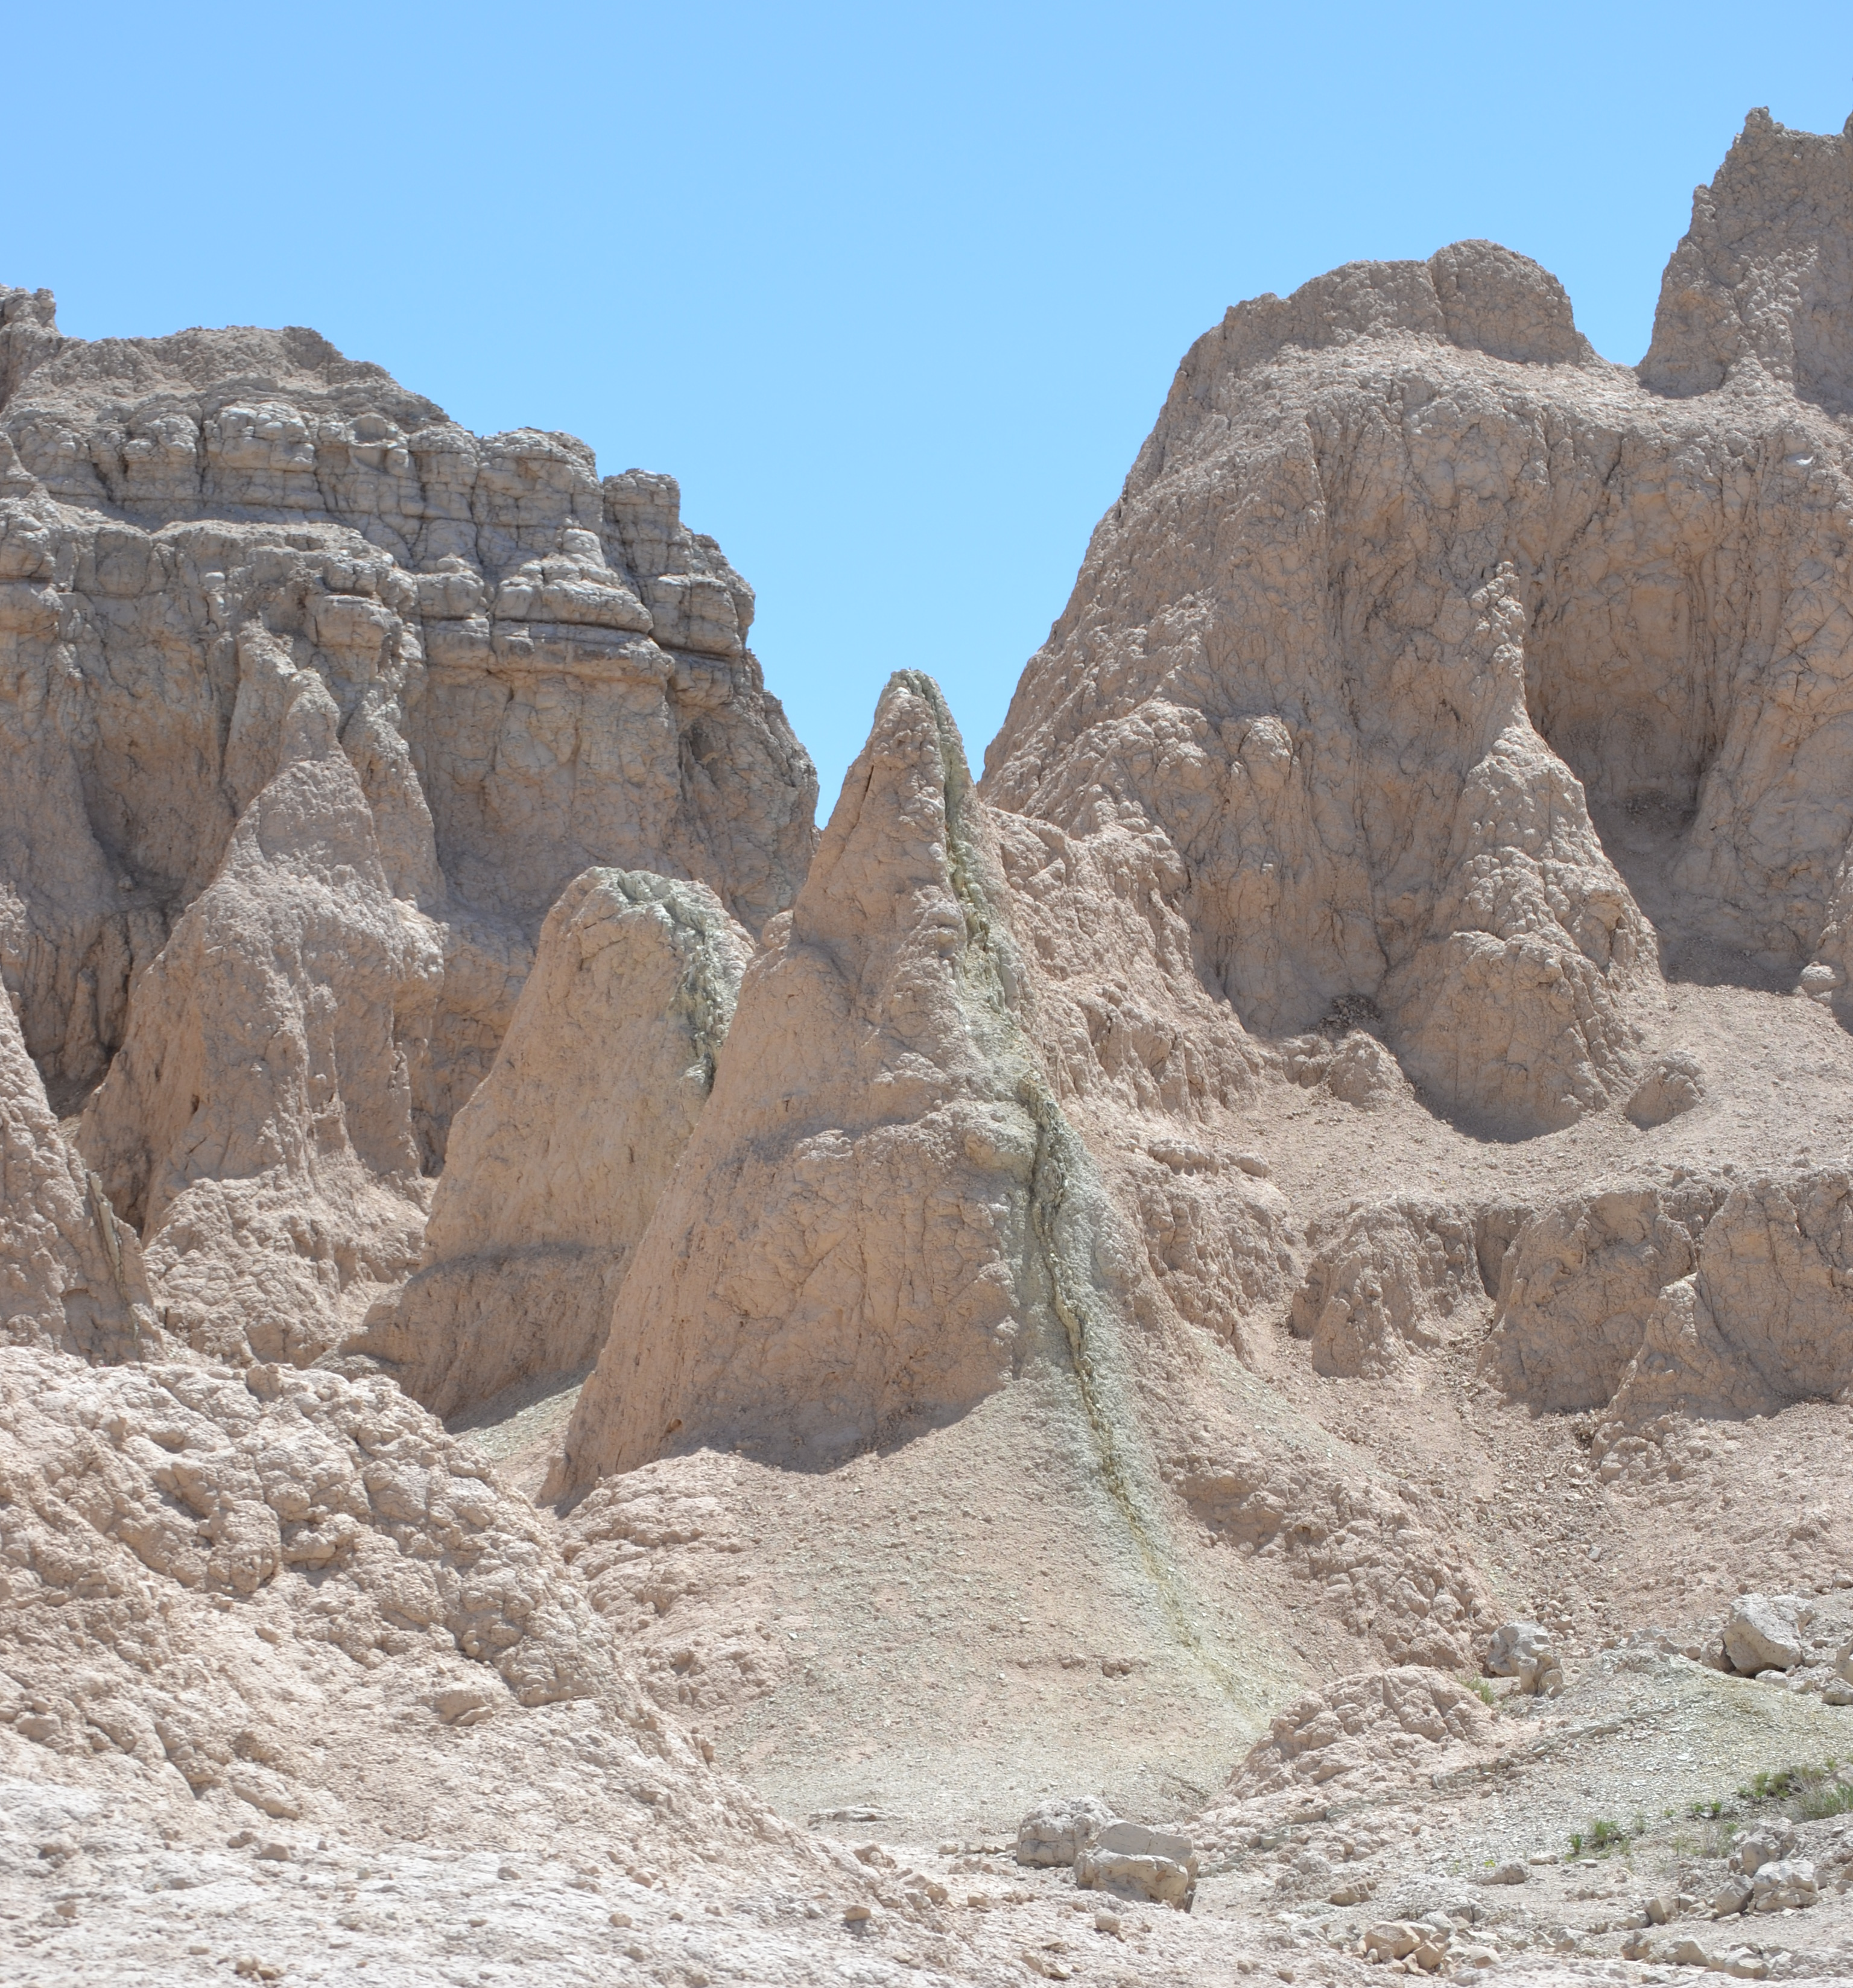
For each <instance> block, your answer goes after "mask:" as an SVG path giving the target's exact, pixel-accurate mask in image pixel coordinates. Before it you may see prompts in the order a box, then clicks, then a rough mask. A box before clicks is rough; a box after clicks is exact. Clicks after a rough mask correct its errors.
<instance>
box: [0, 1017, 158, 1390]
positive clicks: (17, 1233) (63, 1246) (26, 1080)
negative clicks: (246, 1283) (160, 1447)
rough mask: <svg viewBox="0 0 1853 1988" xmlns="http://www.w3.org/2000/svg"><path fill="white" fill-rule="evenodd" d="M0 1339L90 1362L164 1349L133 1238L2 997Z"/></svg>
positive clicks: (140, 1355)
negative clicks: (50, 1098) (56, 1109)
mask: <svg viewBox="0 0 1853 1988" xmlns="http://www.w3.org/2000/svg"><path fill="white" fill-rule="evenodd" d="M0 1339H4V1341H6V1342H7V1343H10V1344H13V1345H28V1346H41V1347H55V1348H56V1349H57V1350H58V1351H61V1352H65V1353H73V1354H77V1355H79V1357H82V1358H84V1359H86V1360H91V1361H117V1360H132V1359H141V1358H145V1357H150V1355H153V1354H156V1353H157V1352H159V1351H163V1350H164V1339H163V1336H162V1334H161V1329H160V1327H159V1326H158V1325H157V1323H156V1320H155V1316H154V1311H153V1310H152V1308H151V1307H150V1303H149V1298H148V1290H147V1279H146V1277H145V1276H144V1273H143V1270H142V1264H141V1246H140V1241H139V1239H137V1236H136V1234H135V1232H134V1230H133V1229H130V1228H128V1227H127V1226H126V1225H124V1224H123V1223H122V1222H119V1221H118V1220H117V1218H116V1212H115V1210H114V1209H112V1208H111V1207H110V1203H109V1201H108V1199H107V1196H106V1195H104V1193H103V1185H102V1183H101V1182H100V1181H98V1180H97V1179H96V1176H95V1175H93V1174H90V1173H88V1172H86V1170H85V1168H84V1167H83V1163H82V1162H81V1161H79V1159H78V1158H77V1157H76V1155H75V1154H74V1153H73V1152H72V1151H70V1150H69V1148H68V1147H67V1146H66V1144H65V1142H64V1138H63V1134H61V1133H60V1132H59V1129H58V1121H57V1120H56V1118H54V1117H52V1111H51V1107H50V1106H49V1104H46V1097H45V1087H44V1085H43V1084H41V1083H40V1082H39V1073H38V1071H37V1070H36V1069H35V1068H34V1067H33V1065H32V1059H31V1058H30V1057H28V1056H27V1054H26V1053H25V1042H24V1041H23V1040H22V1038H21V1036H20V1033H19V1020H18V1019H17V1017H16V1016H15V1015H14V1013H13V1010H12V1004H11V1002H8V1000H7V999H6V998H5V993H4V992H3V991H0Z"/></svg>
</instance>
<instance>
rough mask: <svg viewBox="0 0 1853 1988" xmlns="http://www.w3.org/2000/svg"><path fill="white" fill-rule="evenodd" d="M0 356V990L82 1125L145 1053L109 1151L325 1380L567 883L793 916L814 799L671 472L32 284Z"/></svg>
mask: <svg viewBox="0 0 1853 1988" xmlns="http://www.w3.org/2000/svg"><path fill="white" fill-rule="evenodd" d="M0 346H4V348H5V357H4V360H0V382H3V383H4V387H5V392H4V396H3V397H0V478H3V479H4V489H3V490H0V674H3V677H4V681H5V686H6V695H5V698H3V699H0V712H3V714H4V715H3V716H0V723H4V725H5V749H6V752H7V755H8V768H9V773H10V775H11V777H9V779H8V782H7V783H6V786H5V793H4V795H0V977H3V978H4V979H5V984H6V986H7V989H8V995H9V997H10V998H11V999H12V1001H13V1002H15V1005H16V1006H17V1009H18V1012H19V1017H20V1023H21V1026H22V1030H23V1033H24V1036H25V1043H26V1046H27V1048H28V1049H29V1051H30V1053H32V1057H34V1059H35V1060H36V1062H37V1063H38V1065H39V1069H40V1070H41V1071H42V1073H43V1075H44V1077H45V1079H46V1082H47V1084H49V1087H50V1088H51V1090H52V1094H53V1097H54V1100H55V1101H56V1102H57V1103H58V1104H59V1107H60V1108H61V1109H66V1110H68V1109H69V1108H70V1107H71V1106H72V1105H73V1104H75V1103H76V1101H78V1100H81V1099H82V1098H83V1097H85V1096H86V1094H88V1093H89V1092H90V1090H92V1088H93V1087H94V1086H95V1085H96V1083H97V1081H98V1080H99V1079H100V1078H101V1077H103V1074H104V1072H105V1071H106V1070H109V1069H110V1067H111V1064H112V1060H115V1067H114V1069H113V1071H112V1075H111V1081H110V1084H108V1085H107V1087H105V1090H104V1091H103V1093H102V1094H99V1096H98V1097H96V1099H95V1100H93V1108H92V1110H91V1111H90V1114H89V1117H88V1120H87V1122H86V1127H85V1130H84V1132H83V1140H84V1144H85V1150H86V1152H87V1153H88V1154H89V1155H90V1156H91V1161H92V1164H93V1165H95V1166H96V1169H97V1171H99V1172H100V1174H101V1175H103V1178H105V1179H106V1181H107V1185H108V1191H109V1192H110V1195H111V1196H112V1198H113V1201H114V1202H115V1205H116V1206H117V1210H118V1212H119V1213H120V1214H121V1215H123V1218H124V1219H126V1220H127V1221H129V1222H131V1223H133V1224H134V1225H136V1226H139V1227H140V1228H142V1229H143V1230H144V1236H145V1239H146V1240H147V1243H148V1245H149V1247H150V1250H151V1251H153V1252H154V1254H155V1255H156V1256H157V1258H158V1259H159V1260H160V1262H161V1276H162V1280H163V1282H164V1285H165V1286H167V1287H169V1289H170V1293H171V1298H172V1300H173V1302H174V1304H175V1305H176V1306H177V1307H178V1313H180V1314H183V1315H184V1316H181V1317H177V1321H176V1322H177V1325H178V1329H179V1330H181V1334H182V1336H183V1337H185V1338H188V1339H189V1340H190V1341H192V1342H193V1343H194V1344H198V1346H200V1347H201V1348H202V1349H205V1348H206V1347H210V1348H211V1350H212V1351H215V1352H217V1353H220V1354H228V1353H231V1352H232V1351H235V1349H237V1348H238V1347H240V1346H241V1345H243V1344H246V1343H247V1342H249V1344H252V1345H255V1344H256V1343H257V1341H262V1344H263V1347H264V1350H265V1352H266V1353H267V1354H278V1353H285V1352H286V1353H288V1354H289V1355H290V1356H291V1357H305V1356H312V1355H313V1353H314V1352H315V1351H319V1350H320V1349H321V1348H323V1347H326V1345H327V1344H330V1343H332V1341H333V1339H334V1338H336V1337H339V1334H340V1330H341V1328H342V1327H343V1325H344V1324H346V1325H350V1326H351V1325H352V1324H357V1322H358V1319H359V1316H360V1313H361V1312H362V1311H363V1310H365V1308H366V1303H367V1299H368V1297H369V1296H370V1295H377V1292H378V1290H379V1287H380V1285H382V1284H384V1285H387V1286H390V1285H391V1284H392V1283H394V1282H396V1281H397V1280H398V1279H399V1277H401V1276H402V1274H403V1273H404V1270H405V1269H406V1268H407V1266H408V1265H409V1263H411V1261H412V1260H414V1258H415V1256H416V1253H417V1248H418V1233H419V1230H420V1229H421V1226H422V1222H423V1219H424V1212H425V1209H426V1205H427V1202H428V1195H429V1187H428V1181H427V1179H426V1178H425V1177H427V1176H428V1175H431V1174H434V1173H435V1172H436V1171H438V1168H439V1166H440V1165H441V1161H442V1158H443V1155H444V1151H445V1141H446V1139H447V1138H448V1131H449V1127H450V1124H451V1120H452V1118H453V1117H455V1114H456V1112H457V1111H458V1108H459V1107H461V1105H462V1104H463V1102H464V1101H465V1099H467V1098H468V1096H469V1095H470V1093H471V1092H472V1090H473V1089H474V1088H475V1086H476V1084H478V1082H479V1081H480V1080H481V1079H482V1077H483V1075H484V1074H485V1073H486V1071H487V1070H488V1069H489V1065H490V1063H491V1061H492V1059H493V1057H494V1055H495V1050H496V1047H497V1046H498V1044H499V1042H500V1040H501V1038H502V1034H503V1033H504V1031H505V1030H506V1027H507V1026H508V1023H509V1018H510V1016H511V1015H512V1012H513V1009H514V1005H515V1001H516V996H517V995H518V994H519V990H520V988H521V986H522V982H523V980H524V979H525V977H526V973H527V970H528V968H529V964H530V962H531V960H532V957H533V943H534V941H535V939H536V936H537V935H538V932H539V927H540V924H541V921H542V920H543V918H544V917H545V915H546V912H547V910H548V908H549V906H550V905H551V904H553V901H554V900H555V899H556V898H557V897H558V895H559V894H560V891H562V890H563V888H564V887H566V884H568V883H569V882H570V881H571V880H572V879H573V877H575V876H577V874H579V873H580V871H583V870H584V869H585V868H586V867H587V866H588V865H590V864H599V863H604V864H615V865H617V866H620V867H624V866H631V867H644V868H648V869H650V870H651V871H658V872H662V873H665V874H668V875H670V876H671V877H688V878H691V879H694V878H699V879H701V880H702V881H705V883H706V884H708V886H709V887H711V888H712V889H713V890H714V891H715V892H716V893H717V894H718V895H719V898H720V899H721V901H722V904H724V905H725V907H726V908H728V910H729V911H730V912H731V913H732V914H733V915H735V916H737V917H738V918H739V919H740V920H742V921H743V922H744V923H745V925H746V926H747V927H748V928H749V929H751V930H754V931H756V930H757V929H758V928H759V926H761V925H763V923H764V922H765V921H766V919H767V918H769V917H770V916H771V915H773V914H774V913H775V912H776V911H778V910H779V909H780V908H782V907H783V905H785V904H787V903H789V901H790V898H791V895H792V894H793V891H794V890H795V889H796V885H797V884H798V882H799V881H800V879H801V878H802V877H803V873H804V870H805V868H806V864H807V863H808V860H809V857H810V842H811V837H812V829H811V814H812V810H813V800H814V794H815V779H814V776H813V773H812V772H811V769H810V762H809V761H808V759H806V756H805V755H804V753H803V749H802V748H801V747H800V746H799V745H798V744H797V742H796V740H795V739H793V737H792V735H791V733H790V729H789V728H788V727H787V726H786V724H785V722H784V719H783V715H782V713H781V712H780V711H779V706H778V705H777V703H776V701H775V700H773V699H771V698H768V697H767V696H766V694H765V691H764V689H763V685H762V682H761V679H760V676H759V669H758V666H757V664H756V663H755V661H754V660H753V658H752V654H751V653H750V651H748V650H747V649H746V647H745V637H746V632H747V630H748V628H749V626H750V624H751V620H752V590H751V588H750V587H748V586H747V585H746V583H745V582H744V581H743V580H741V579H740V577H739V575H738V574H737V573H735V572H734V571H733V570H732V567H730V566H729V565H728V564H727V563H726V561H725V559H724V558H723V557H722V555H721V553H720V551H719V548H718V547H717V546H715V544H714V542H713V541H712V539H705V538H703V537H702V536H699V535H698V534H695V533H692V532H689V531H688V529H686V528H685V526H683V525H682V523H681V519H680V516H679V509H678V504H679V500H678V492H677V489H676V486H675V482H674V480H673V479H672V478H668V477H665V476H660V475H648V474H645V473H644V472H638V471H633V472H627V473H626V474H625V475H622V476H616V477H608V478H605V479H604V482H603V483H602V484H601V483H600V481H599V479H598V478H597V474H596V471H595V468H594V465H593V460H592V457H591V455H590V451H588V450H587V448H585V447H584V446H583V445H582V444H580V443H579V442H577V441H574V440H573V438H571V437H570V436H563V435H546V434H538V433H535V432H533V431H520V432H519V433H516V434H510V435H503V436H499V437H494V438H489V439H487V440H483V439H481V438H478V437H475V436H474V435H472V434H468V432H466V431H465V430H463V429H462V428H458V427H457V426H456V425H455V424H454V423H452V422H450V421H447V420H446V419H445V417H444V415H443V414H442V412H441V410H439V409H438V408H437V407H435V406H434V405H433V404H431V402H429V401H425V400H423V399H421V397H418V395H416V394H408V393H407V392H405V391H404V390H403V389H401V387H398V386H397V384H395V383H394V381H393V380H391V378H390V377H388V376H387V374H385V373H384V372H383V371H382V370H380V368H379V367H374V366H368V365H363V364H357V363H352V362H350V361H348V360H344V359H343V357H341V355H340V353H337V352H336V350H334V349H333V347H331V346H330V345H329V344H328V343H326V341H325V340H322V339H320V338H319V337H317V336H316V335H315V334H314V333H312V332H306V331H302V330H291V331H285V332H262V331H250V330H228V331H222V332H204V331H193V332H186V333H180V334H178V336H174V337H173V338H168V339H155V340H106V341H103V342H101V343H85V342H84V341H83V340H71V339H65V338H63V337H61V336H59V333H58V332H57V330H56V323H55V320H54V318H53V315H52V301H51V299H50V297H49V295H48V294H47V293H46V292H36V293H29V292H25V291H7V292H4V295H3V296H0ZM246 1203H249V1204H250V1207H249V1210H246V1209H245V1204H246ZM260 1207H262V1208H267V1209H272V1210H273V1212H274V1219H272V1215H262V1214H259V1213H258V1212H257V1210H258V1209H259V1208H260ZM254 1223H255V1226H253V1224H254ZM235 1237H236V1238H239V1239H240V1240H237V1241H235V1240H234V1238H235ZM247 1299H249V1300H250V1301H251V1303H252V1307H253V1310H254V1314H255V1315H254V1317H253V1318H252V1320H250V1321H249V1323H248V1322H247V1320H246V1319H245V1315H244V1307H245V1303H246V1300H247ZM253 1333H255V1335H256V1337H255V1339H253V1338H252V1334H253Z"/></svg>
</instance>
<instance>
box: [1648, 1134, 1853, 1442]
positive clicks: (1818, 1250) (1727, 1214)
mask: <svg viewBox="0 0 1853 1988" xmlns="http://www.w3.org/2000/svg"><path fill="white" fill-rule="evenodd" d="M1697 1258H1698V1259H1697V1266H1696V1270H1694V1271H1693V1272H1692V1273H1691V1274H1690V1275H1689V1276H1683V1277H1681V1278H1679V1279H1678V1280H1671V1281H1669V1283H1668V1284H1667V1286H1666V1287H1665V1290H1662V1292H1661V1293H1659V1296H1658V1297H1657V1298H1656V1300H1655V1303H1654V1306H1653V1307H1652V1310H1651V1311H1650V1313H1648V1317H1647V1320H1646V1322H1645V1330H1644V1332H1643V1334H1642V1340H1641V1343H1640V1345H1639V1348H1638V1351H1636V1353H1635V1356H1634V1357H1633V1359H1632V1361H1631V1363H1630V1364H1629V1365H1628V1368H1627V1369H1626V1371H1625V1372H1624V1373H1623V1374H1622V1375H1621V1378H1620V1384H1619V1385H1618V1388H1616V1391H1615V1398H1614V1400H1613V1401H1612V1402H1611V1405H1610V1409H1609V1413H1610V1416H1611V1418H1612V1422H1613V1423H1614V1425H1615V1426H1617V1427H1618V1428H1628V1427H1638V1426H1639V1425H1642V1423H1644V1422H1648V1421H1650V1420H1652V1418H1654V1417H1655V1416H1656V1415H1664V1414H1666V1413H1667V1412H1669V1411H1677V1412H1680V1413H1682V1414H1686V1415H1763V1414H1768V1413H1770V1412H1772V1411H1774V1410H1775V1409H1777V1408H1781V1407H1784V1406H1785V1405H1787V1404H1788V1403H1790V1402H1792V1401H1822V1400H1825V1401H1838V1400H1842V1399H1845V1398H1846V1397H1847V1394H1848V1389H1849V1388H1853V1288H1850V1287H1853V1180H1850V1179H1849V1178H1848V1175H1847V1174H1846V1173H1845V1172H1844V1171H1841V1170H1840V1169H1838V1168H1821V1169H1817V1170H1804V1171H1797V1172H1795V1173H1792V1174H1789V1175H1757V1176H1755V1177H1753V1178H1750V1179H1748V1180H1744V1181H1740V1182H1738V1183H1737V1184H1736V1185H1734V1186H1733V1187H1732V1188H1731V1191H1730V1194H1729V1195H1727V1196H1726V1199H1725V1200H1724V1202H1723V1205H1722V1206H1721V1207H1720V1208H1719V1209H1718V1212H1717V1213H1716V1215H1713V1217H1712V1219H1711V1220H1710V1221H1709V1222H1708V1223H1706V1227H1705V1232H1704V1234H1703V1236H1701V1237H1700V1239H1699V1247H1698V1253H1697Z"/></svg>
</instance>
